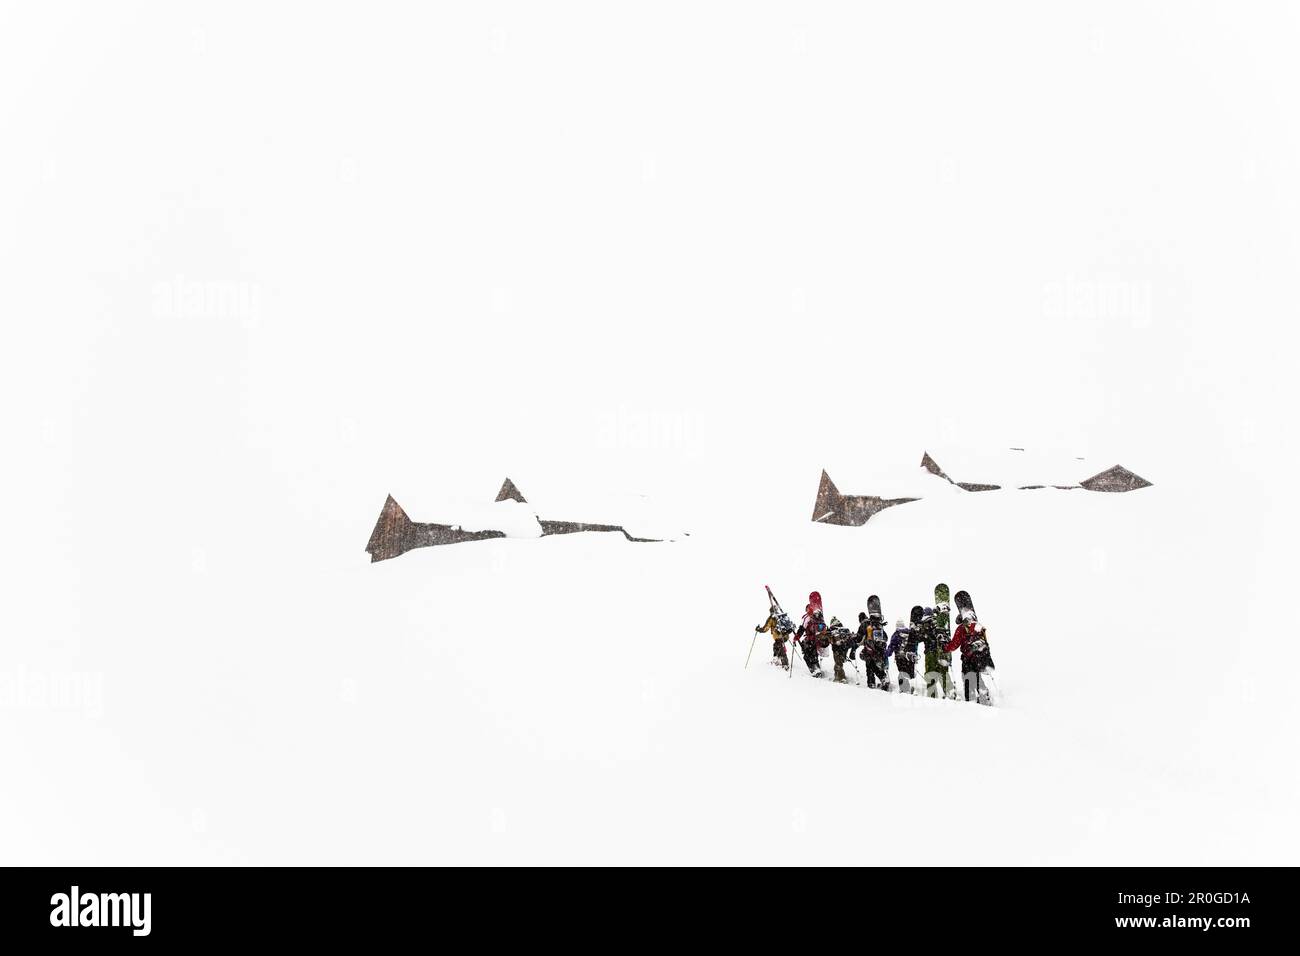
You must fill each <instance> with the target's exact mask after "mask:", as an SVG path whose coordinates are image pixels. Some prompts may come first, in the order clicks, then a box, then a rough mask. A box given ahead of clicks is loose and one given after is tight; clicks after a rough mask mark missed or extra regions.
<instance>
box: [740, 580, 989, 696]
mask: <svg viewBox="0 0 1300 956" xmlns="http://www.w3.org/2000/svg"><path fill="white" fill-rule="evenodd" d="M768 597H769V601H770V604H771V606H770V609H769V612H768V617H767V621H766V622H764V623H763V624H760V625H759V626H758V627H756V628H754V631H755V633H756V634H761V633H764V632H766V633H769V634H771V635H772V663H773V664H779V665H780V666H781V667H783V668H785V669H786V670H789V669H790V658H789V656H788V655H787V653H786V644H787V642H792V643H793V645H794V646H795V647H798V648H799V651H800V653H801V655H802V657H803V660H804V664H805V666H807V668H808V673H809V674H811V675H812V676H813V677H823V676H825V675H824V673H823V671H822V665H821V658H822V657H825V656H830V657H831V659H832V661H833V662H834V678H833V679H834V680H835V681H836V682H837V683H847V682H848V678H847V677H846V676H845V674H844V666H845V664H846V663H850V662H854V661H861V663H862V671H859V672H858V673H859V677H860V678H861V676H863V672H865V677H866V684H867V686H868V687H872V688H879V689H880V690H883V691H886V692H890V691H893V690H894V689H895V686H897V690H898V692H899V693H902V694H919V695H923V696H928V697H946V698H948V699H949V700H956V699H957V689H956V686H955V685H954V683H953V679H952V654H953V651H959V652H960V654H961V674H962V683H963V685H964V689H965V699H966V700H968V701H971V700H973V701H976V702H977V703H981V704H992V702H993V700H992V695H991V694H990V692H989V685H990V682H991V679H992V671H993V655H992V654H991V653H990V651H989V641H988V632H987V631H986V630H985V628H984V625H983V624H981V623H980V622H979V620H978V619H977V618H976V616H975V608H974V605H973V604H972V603H971V600H970V596H969V595H968V594H967V593H966V592H965V591H958V592H957V626H956V629H955V630H952V631H951V633H950V631H949V626H950V622H951V612H950V608H949V604H948V586H947V585H946V584H940V585H938V586H937V587H935V603H934V606H933V607H926V606H924V605H920V604H918V605H916V606H915V607H913V608H912V613H911V618H910V621H904V620H903V619H901V618H900V619H899V620H898V621H897V623H895V625H894V631H893V633H892V634H890V633H889V632H888V631H887V629H886V626H885V620H884V615H883V614H882V613H881V611H880V599H879V598H878V597H876V596H875V595H872V596H871V597H870V598H869V599H868V600H867V608H868V610H867V611H859V612H858V627H857V630H856V631H854V630H850V629H849V628H848V627H845V626H844V625H843V624H842V623H841V622H840V619H839V618H838V617H834V616H832V617H831V619H830V620H829V621H827V620H826V617H825V614H824V612H823V610H822V598H821V594H820V593H819V592H817V591H813V592H812V593H811V594H809V595H808V604H807V606H806V607H805V609H804V616H803V620H802V621H801V622H800V624H799V626H798V627H797V628H796V627H795V626H794V623H793V621H791V620H790V617H789V615H787V614H786V613H785V612H784V611H782V610H781V606H780V604H778V603H777V601H776V598H775V597H773V596H772V593H771V591H770V590H769V591H768ZM922 647H924V648H925V652H924V657H922V656H921V648H922ZM891 659H892V660H893V662H894V668H895V670H896V672H897V679H896V684H895V683H894V682H891V681H890V676H889V662H890V660H891ZM918 662H920V663H921V665H922V666H923V667H924V668H925V669H924V671H922V672H921V675H920V678H919V680H918V676H917V664H918ZM850 666H852V667H853V668H854V670H855V671H857V670H858V668H857V664H856V663H850Z"/></svg>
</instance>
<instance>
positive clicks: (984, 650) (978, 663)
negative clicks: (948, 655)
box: [943, 621, 992, 674]
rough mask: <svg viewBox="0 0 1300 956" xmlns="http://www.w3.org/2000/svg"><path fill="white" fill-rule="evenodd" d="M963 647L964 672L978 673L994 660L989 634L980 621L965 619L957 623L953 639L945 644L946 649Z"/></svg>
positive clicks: (951, 649) (962, 662) (953, 649)
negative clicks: (990, 649) (990, 650)
mask: <svg viewBox="0 0 1300 956" xmlns="http://www.w3.org/2000/svg"><path fill="white" fill-rule="evenodd" d="M958 648H960V649H961V669H962V673H964V674H970V673H973V672H975V673H977V672H979V671H982V670H984V668H986V667H988V666H989V664H990V662H991V661H992V658H991V656H990V655H989V642H988V634H987V632H986V631H985V630H984V625H983V624H981V623H980V622H979V621H963V622H962V623H961V624H959V625H957V630H955V631H954V632H953V635H952V640H951V641H949V642H948V643H947V644H945V645H944V646H943V649H944V650H945V651H950V652H951V651H955V650H957V649H958Z"/></svg>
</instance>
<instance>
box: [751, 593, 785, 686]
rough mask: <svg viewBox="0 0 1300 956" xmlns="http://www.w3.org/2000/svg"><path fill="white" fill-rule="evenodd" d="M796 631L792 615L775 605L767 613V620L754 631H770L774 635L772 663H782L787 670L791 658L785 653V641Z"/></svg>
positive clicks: (757, 632)
mask: <svg viewBox="0 0 1300 956" xmlns="http://www.w3.org/2000/svg"><path fill="white" fill-rule="evenodd" d="M793 631H794V624H793V623H792V622H791V620H790V616H789V615H788V614H786V613H785V612H784V611H778V610H777V609H776V607H775V606H773V607H772V610H771V611H770V612H769V613H768V615H767V621H766V622H764V623H763V624H760V625H759V626H758V627H756V628H754V633H756V634H762V633H769V634H771V635H772V663H773V664H780V665H781V666H782V667H784V668H785V669H786V670H789V669H790V658H788V657H786V654H785V642H786V641H788V640H789V639H790V634H791V633H792V632H793Z"/></svg>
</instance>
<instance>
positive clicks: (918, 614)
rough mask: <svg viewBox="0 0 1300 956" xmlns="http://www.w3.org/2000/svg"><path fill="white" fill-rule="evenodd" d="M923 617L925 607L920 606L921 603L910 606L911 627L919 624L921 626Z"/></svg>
mask: <svg viewBox="0 0 1300 956" xmlns="http://www.w3.org/2000/svg"><path fill="white" fill-rule="evenodd" d="M923 617H925V608H923V607H921V605H919V604H918V605H916V606H915V607H913V608H912V627H920V626H921V619H922V618H923Z"/></svg>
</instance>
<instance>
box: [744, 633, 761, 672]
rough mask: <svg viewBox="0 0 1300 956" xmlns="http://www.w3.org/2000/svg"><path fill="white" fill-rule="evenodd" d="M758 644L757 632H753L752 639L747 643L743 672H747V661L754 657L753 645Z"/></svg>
mask: <svg viewBox="0 0 1300 956" xmlns="http://www.w3.org/2000/svg"><path fill="white" fill-rule="evenodd" d="M756 643H758V631H755V632H754V639H753V640H752V641H750V642H749V653H748V654H746V655H745V670H749V659H750V658H751V657H753V656H754V645H755V644H756Z"/></svg>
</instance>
